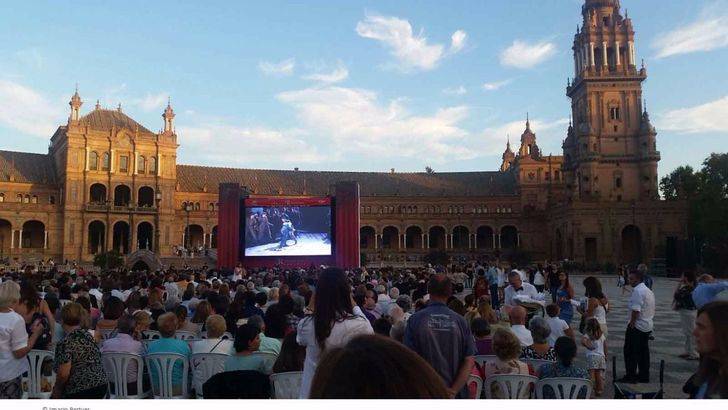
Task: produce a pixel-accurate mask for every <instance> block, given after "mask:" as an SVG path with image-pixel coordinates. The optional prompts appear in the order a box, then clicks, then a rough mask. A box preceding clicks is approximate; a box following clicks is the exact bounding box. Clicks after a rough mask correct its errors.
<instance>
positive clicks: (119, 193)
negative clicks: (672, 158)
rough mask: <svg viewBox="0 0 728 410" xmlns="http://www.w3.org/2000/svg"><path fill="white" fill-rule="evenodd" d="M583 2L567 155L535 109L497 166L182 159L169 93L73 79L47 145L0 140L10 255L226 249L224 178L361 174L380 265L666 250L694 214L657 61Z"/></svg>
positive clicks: (606, 256) (366, 224)
mask: <svg viewBox="0 0 728 410" xmlns="http://www.w3.org/2000/svg"><path fill="white" fill-rule="evenodd" d="M582 15H583V24H582V25H581V27H580V28H578V30H577V33H576V35H575V37H574V45H573V56H574V70H575V74H574V78H573V80H570V81H569V84H568V87H567V89H566V94H567V96H568V97H569V98H570V99H571V112H572V118H573V124H571V123H570V124H569V128H568V130H567V133H566V138H565V140H564V142H563V155H561V156H545V155H543V154H542V152H541V150H540V148H539V147H538V143H537V138H536V134H535V133H534V131H533V130H532V129H531V124H530V121H528V119H527V120H526V123H525V127H524V131H523V133H522V135H521V137H520V145H519V147H518V149H517V150H516V151H515V152H514V151H513V150H512V149H511V145H510V141H508V143H507V146H506V150H505V152H504V153H503V157H502V159H503V161H502V163H501V166H500V168H499V169H498V170H497V171H486V172H442V173H441V172H424V173H401V172H395V170H392V171H391V172H386V173H382V172H380V173H376V172H328V171H320V172H319V171H299V170H298V169H294V170H255V169H233V168H219V167H202V166H194V165H181V164H177V148H178V144H179V143H183V138H179V137H178V135H177V134H176V132H175V128H174V119H175V113H174V110H173V109H172V107H171V104H168V105H167V108H166V109H165V111H164V113H163V114H162V119H163V129H162V130H161V131H159V132H152V131H150V130H148V129H147V128H145V127H144V126H142V125H140V124H139V123H137V122H136V121H134V120H133V119H132V118H130V117H129V116H127V115H126V114H125V113H124V112H123V111H122V109H121V106H119V107H118V108H117V109H112V110H109V109H104V108H102V107H101V106H100V105H99V104H98V102H97V104H96V106H95V107H94V108H93V109H92V110H90V111H89V112H88V113H86V114H85V115H82V114H81V107H82V105H83V102H82V100H81V97H80V96H79V94H78V91H76V93H75V94H74V95H73V97H72V98H71V101H70V103H69V105H70V115H69V118H68V122H67V124H65V125H63V126H60V127H59V128H58V129H57V130H56V132H55V133H54V134H53V136H52V137H51V139H50V146H49V149H48V153H47V154H33V153H19V152H9V151H0V256H1V257H2V258H10V259H11V260H16V261H24V260H31V261H32V260H39V259H47V258H51V257H52V258H54V259H56V260H73V261H83V262H89V261H91V260H93V257H94V255H96V254H98V253H102V252H105V251H108V250H112V249H113V250H117V251H119V252H120V253H122V254H125V255H130V256H129V257H128V259H129V262H130V263H131V260H132V259H134V257H135V255H139V254H140V253H145V254H152V255H156V256H158V257H161V258H168V257H172V256H174V251H175V246H179V245H183V246H187V247H194V248H200V247H202V248H207V249H215V248H216V235H217V190H218V185H219V184H220V183H225V182H238V183H240V184H241V185H243V186H245V187H247V189H248V191H249V192H251V196H253V197H254V196H257V195H265V196H267V195H276V196H294V197H300V196H320V195H328V194H329V193H331V192H333V191H332V188H331V187H332V184H334V183H336V182H338V181H357V182H359V183H360V186H361V212H360V221H361V229H360V236H361V251H362V253H363V254H364V255H365V258H366V260H367V261H368V262H373V263H377V262H381V263H385V262H386V263H393V264H401V263H405V264H406V263H413V264H416V263H420V262H421V261H422V259H423V257H424V256H425V255H426V254H428V253H430V252H432V251H433V250H440V251H443V252H446V253H447V254H449V255H451V256H464V257H473V256H501V257H505V258H508V257H512V256H514V255H515V254H516V253H517V252H523V253H527V254H528V255H529V256H530V257H531V258H532V259H534V260H545V259H552V260H553V259H571V260H577V261H583V262H594V263H604V262H610V263H622V262H628V263H634V262H646V261H649V260H650V259H652V258H655V257H665V256H666V255H667V254H670V253H671V252H672V253H674V251H675V250H674V249H675V248H676V246H677V245H676V244H677V242H679V241H681V240H683V239H685V238H686V235H687V228H686V226H687V212H686V207H685V204H683V203H680V202H670V203H668V202H665V201H662V200H660V198H659V193H658V189H657V164H658V161H659V160H660V154H659V152H658V151H657V145H656V135H657V133H656V130H655V128H654V127H653V126H652V125H651V123H650V119H649V115H648V113H647V110H646V107H645V106H644V104H643V102H642V82H643V81H645V80H646V78H647V71H646V69H645V68H644V66H642V67H641V68H638V66H637V62H636V49H635V33H634V29H633V26H632V21H631V19H629V18H628V17H626V16H623V15H622V14H621V11H620V5H619V1H618V0H586V1H585V4H584V5H583V7H582ZM340 234H345V233H340ZM211 254H212V255H214V251H213V252H211ZM668 256H669V255H668Z"/></svg>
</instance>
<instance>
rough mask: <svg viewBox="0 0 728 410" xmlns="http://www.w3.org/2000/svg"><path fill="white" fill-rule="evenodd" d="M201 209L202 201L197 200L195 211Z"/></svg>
mask: <svg viewBox="0 0 728 410" xmlns="http://www.w3.org/2000/svg"><path fill="white" fill-rule="evenodd" d="M199 210H200V203H199V202H195V211H199Z"/></svg>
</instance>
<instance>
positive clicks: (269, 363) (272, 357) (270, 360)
mask: <svg viewBox="0 0 728 410" xmlns="http://www.w3.org/2000/svg"><path fill="white" fill-rule="evenodd" d="M253 355H254V356H260V357H263V358H265V362H266V366H265V369H266V374H271V373H273V365H274V364H275V363H276V360H278V355H277V354H275V353H271V352H253Z"/></svg>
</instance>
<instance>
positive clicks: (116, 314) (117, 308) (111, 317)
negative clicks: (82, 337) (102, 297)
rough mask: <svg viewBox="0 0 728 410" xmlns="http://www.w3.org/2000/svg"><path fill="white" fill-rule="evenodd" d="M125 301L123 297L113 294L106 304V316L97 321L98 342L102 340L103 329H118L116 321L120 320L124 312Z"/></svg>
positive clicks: (96, 335) (96, 334) (96, 337)
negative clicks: (122, 299)
mask: <svg viewBox="0 0 728 410" xmlns="http://www.w3.org/2000/svg"><path fill="white" fill-rule="evenodd" d="M124 309H125V307H124V302H122V301H121V299H119V298H117V297H115V296H112V297H110V298H109V300H107V301H106V303H105V304H104V310H103V311H104V317H103V319H101V320H99V321H98V322H96V333H95V334H94V337H95V339H96V341H97V342H100V341H101V332H100V331H101V330H114V329H116V322H117V321H118V320H119V318H120V317H121V315H123V314H124Z"/></svg>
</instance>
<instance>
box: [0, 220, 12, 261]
mask: <svg viewBox="0 0 728 410" xmlns="http://www.w3.org/2000/svg"><path fill="white" fill-rule="evenodd" d="M12 235H13V225H12V224H11V223H10V221H7V220H5V219H0V257H2V258H4V257H6V256H8V255H10V246H11V245H12V243H13V242H12Z"/></svg>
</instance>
